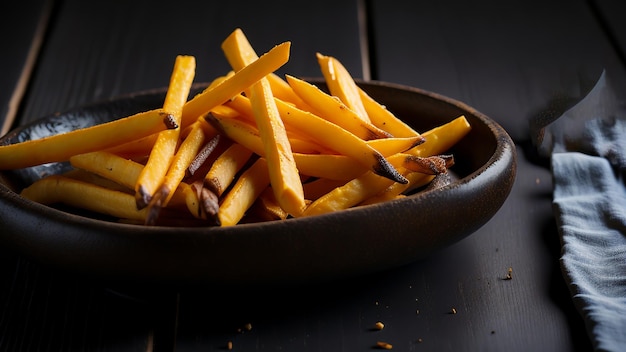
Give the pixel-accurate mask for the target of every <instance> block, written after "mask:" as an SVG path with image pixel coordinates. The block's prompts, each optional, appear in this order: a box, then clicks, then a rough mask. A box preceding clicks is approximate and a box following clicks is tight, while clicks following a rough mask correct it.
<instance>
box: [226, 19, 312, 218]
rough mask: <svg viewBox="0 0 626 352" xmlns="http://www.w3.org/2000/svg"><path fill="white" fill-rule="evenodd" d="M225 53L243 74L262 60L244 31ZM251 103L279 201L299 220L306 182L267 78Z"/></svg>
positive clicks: (229, 39) (253, 92) (232, 39)
mask: <svg viewBox="0 0 626 352" xmlns="http://www.w3.org/2000/svg"><path fill="white" fill-rule="evenodd" d="M222 50H223V51H224V53H225V55H226V57H227V59H228V61H229V62H230V64H231V66H232V67H233V69H234V70H235V71H240V70H243V69H244V68H245V67H246V66H248V65H250V64H252V63H253V62H255V61H257V60H258V56H257V55H256V53H255V51H254V49H253V48H252V46H251V45H250V43H249V42H248V39H247V38H246V37H245V35H244V34H243V32H242V31H241V30H240V29H236V30H235V31H233V33H232V34H231V35H229V36H228V37H227V38H226V39H225V40H224V42H222ZM250 102H251V104H252V109H253V113H254V119H255V121H256V125H257V127H258V129H259V132H260V135H261V140H262V141H263V148H264V151H265V158H266V160H267V164H268V171H269V176H270V180H271V184H272V189H273V190H274V194H275V196H276V199H277V201H278V202H279V203H280V205H281V207H282V208H283V209H284V210H285V211H287V212H288V213H290V214H292V215H294V216H298V215H299V214H300V213H301V212H302V210H303V209H304V207H305V205H306V204H305V202H304V191H303V190H302V182H301V181H300V175H299V173H298V169H297V167H296V163H295V161H294V159H293V153H292V150H291V145H290V144H289V139H288V138H287V132H286V130H285V126H284V125H283V122H282V120H281V118H280V114H279V112H278V108H277V107H276V103H275V101H274V96H273V94H272V90H271V87H270V84H269V81H268V80H267V78H262V79H261V80H259V81H258V82H257V83H255V84H253V85H252V86H251V87H250Z"/></svg>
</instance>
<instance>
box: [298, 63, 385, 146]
mask: <svg viewBox="0 0 626 352" xmlns="http://www.w3.org/2000/svg"><path fill="white" fill-rule="evenodd" d="M286 77H287V83H289V85H290V86H291V88H293V90H294V91H295V92H296V94H298V96H300V98H302V100H304V102H305V103H307V104H308V105H309V106H310V107H311V109H312V110H313V111H312V112H313V113H315V114H316V115H317V116H320V117H323V118H325V119H327V120H328V121H330V122H332V123H334V124H336V125H339V126H341V127H343V128H344V129H346V130H347V131H350V132H351V133H353V134H354V135H356V136H357V137H359V138H361V139H363V140H370V139H377V138H387V137H391V135H390V134H389V133H387V132H385V131H384V130H382V129H380V128H378V127H376V126H374V125H373V124H371V123H368V122H367V121H363V120H362V119H361V118H359V116H358V115H357V114H356V113H355V112H354V111H352V110H350V108H348V107H347V106H346V105H345V104H344V103H343V102H342V101H341V100H339V98H337V97H333V96H332V95H329V94H327V93H325V92H324V91H322V90H321V89H319V88H318V87H316V86H315V85H313V84H311V83H309V82H307V81H304V80H302V79H299V78H296V77H294V76H291V75H286Z"/></svg>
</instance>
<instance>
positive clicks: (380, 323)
mask: <svg viewBox="0 0 626 352" xmlns="http://www.w3.org/2000/svg"><path fill="white" fill-rule="evenodd" d="M374 326H375V327H376V330H382V329H384V328H385V324H383V323H382V322H380V321H377V322H376V324H374Z"/></svg>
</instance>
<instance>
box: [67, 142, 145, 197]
mask: <svg viewBox="0 0 626 352" xmlns="http://www.w3.org/2000/svg"><path fill="white" fill-rule="evenodd" d="M70 164H71V165H72V166H73V167H75V168H78V169H82V170H85V171H89V172H91V173H93V174H96V175H99V176H101V177H104V178H106V179H108V180H111V181H113V182H115V183H117V184H120V185H122V186H124V187H126V188H127V189H129V190H133V189H134V188H135V184H136V183H137V179H138V178H139V174H141V170H142V169H143V165H142V164H140V163H137V162H135V161H132V160H129V159H125V158H122V157H120V156H117V155H115V154H113V153H110V152H107V151H96V152H91V153H85V154H78V155H74V156H72V157H71V158H70Z"/></svg>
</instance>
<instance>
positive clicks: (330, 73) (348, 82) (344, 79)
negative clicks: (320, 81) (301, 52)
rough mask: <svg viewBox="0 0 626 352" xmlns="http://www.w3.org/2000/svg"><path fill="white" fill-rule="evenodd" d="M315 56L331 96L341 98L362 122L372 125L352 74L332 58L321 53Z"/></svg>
mask: <svg viewBox="0 0 626 352" xmlns="http://www.w3.org/2000/svg"><path fill="white" fill-rule="evenodd" d="M315 56H316V57H317V62H318V64H319V66H320V69H321V71H322V75H323V76H324V81H325V82H326V85H327V86H328V91H329V92H330V94H331V95H333V96H336V97H337V98H339V100H341V101H342V102H343V103H344V104H346V106H347V107H348V108H350V109H351V110H352V111H354V113H355V114H356V115H357V116H358V117H359V118H360V119H361V120H363V121H366V122H368V123H370V122H371V120H370V118H369V115H368V113H367V110H365V106H364V105H363V102H362V101H361V96H360V95H359V88H358V86H357V85H356V83H355V82H354V79H353V78H352V75H350V72H348V70H347V69H346V68H345V67H344V66H343V64H342V63H341V62H339V60H337V59H336V58H334V57H332V56H328V55H322V54H321V53H316V54H315Z"/></svg>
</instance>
